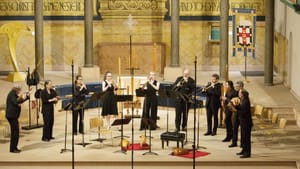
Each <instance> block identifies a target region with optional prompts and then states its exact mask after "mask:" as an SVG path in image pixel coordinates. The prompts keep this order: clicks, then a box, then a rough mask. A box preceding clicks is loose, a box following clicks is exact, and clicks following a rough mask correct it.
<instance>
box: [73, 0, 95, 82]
mask: <svg viewBox="0 0 300 169" xmlns="http://www.w3.org/2000/svg"><path fill="white" fill-rule="evenodd" d="M93 1H94V0H85V1H84V66H83V67H79V71H78V73H79V74H80V75H82V76H83V77H84V79H85V80H86V81H99V80H100V69H99V67H98V66H94V64H93V41H94V40H93V12H94V4H93Z"/></svg>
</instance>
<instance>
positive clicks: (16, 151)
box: [10, 149, 21, 153]
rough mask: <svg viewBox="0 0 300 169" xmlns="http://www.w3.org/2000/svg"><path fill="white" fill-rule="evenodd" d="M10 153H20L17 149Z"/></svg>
mask: <svg viewBox="0 0 300 169" xmlns="http://www.w3.org/2000/svg"><path fill="white" fill-rule="evenodd" d="M10 152H11V153H20V152H21V150H19V149H16V150H13V151H10Z"/></svg>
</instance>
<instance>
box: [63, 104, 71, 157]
mask: <svg viewBox="0 0 300 169" xmlns="http://www.w3.org/2000/svg"><path fill="white" fill-rule="evenodd" d="M69 110H72V104H71V103H68V104H67V105H66V106H65V107H64V108H63V109H62V110H60V111H66V122H65V146H64V148H62V149H61V150H60V153H64V152H67V151H72V150H70V149H67V130H68V125H67V123H68V111H69Z"/></svg>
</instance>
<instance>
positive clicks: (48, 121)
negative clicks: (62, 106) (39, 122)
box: [42, 112, 54, 140]
mask: <svg viewBox="0 0 300 169" xmlns="http://www.w3.org/2000/svg"><path fill="white" fill-rule="evenodd" d="M43 120H44V127H43V136H42V139H48V140H50V139H51V137H52V133H53V124H54V112H43Z"/></svg>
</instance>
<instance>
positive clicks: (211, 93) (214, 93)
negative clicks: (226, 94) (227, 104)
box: [206, 83, 222, 108]
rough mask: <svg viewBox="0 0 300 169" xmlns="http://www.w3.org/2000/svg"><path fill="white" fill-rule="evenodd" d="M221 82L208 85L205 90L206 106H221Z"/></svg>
mask: <svg viewBox="0 0 300 169" xmlns="http://www.w3.org/2000/svg"><path fill="white" fill-rule="evenodd" d="M221 86H222V84H221V83H217V84H215V86H214V87H209V88H208V89H207V91H206V95H207V97H206V107H209V106H213V107H215V108H220V107H221V100H220V99H221V98H220V97H221Z"/></svg>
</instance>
